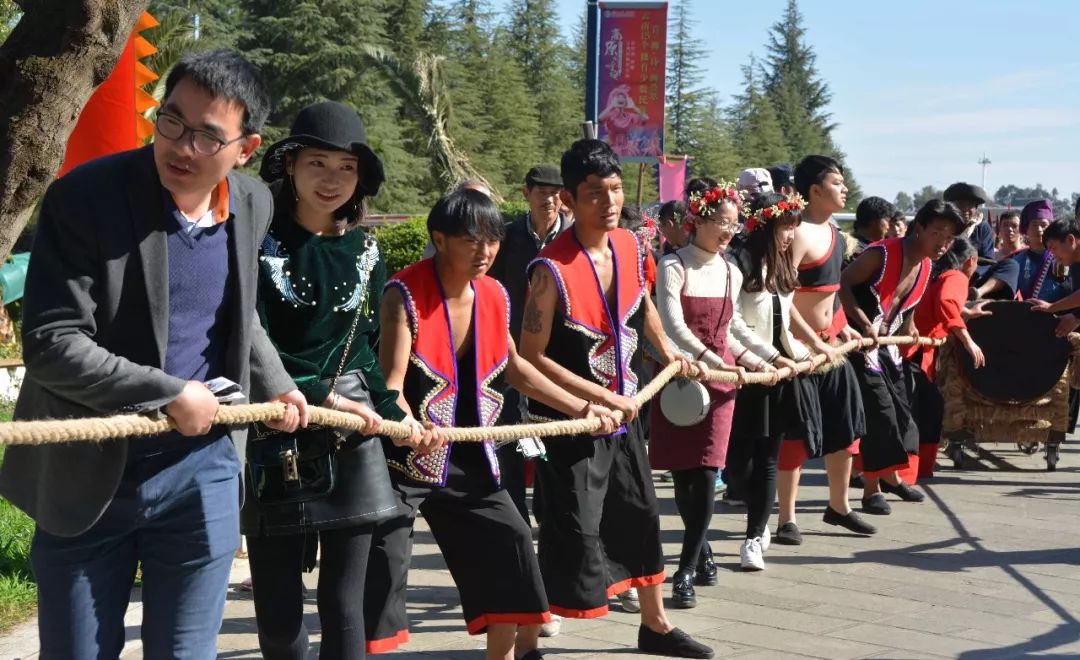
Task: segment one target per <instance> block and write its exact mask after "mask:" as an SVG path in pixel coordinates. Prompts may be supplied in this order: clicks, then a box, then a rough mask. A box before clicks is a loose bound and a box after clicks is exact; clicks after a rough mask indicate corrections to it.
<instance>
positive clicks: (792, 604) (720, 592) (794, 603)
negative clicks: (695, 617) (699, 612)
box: [670, 582, 816, 612]
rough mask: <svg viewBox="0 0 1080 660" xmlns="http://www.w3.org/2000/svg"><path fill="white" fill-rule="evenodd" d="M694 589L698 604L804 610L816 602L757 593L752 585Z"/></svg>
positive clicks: (774, 592)
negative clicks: (728, 603)
mask: <svg viewBox="0 0 1080 660" xmlns="http://www.w3.org/2000/svg"><path fill="white" fill-rule="evenodd" d="M790 586H791V585H787V586H786V590H790ZM695 589H696V590H697V595H698V602H699V603H700V602H703V601H704V600H707V599H717V600H729V601H734V602H737V603H746V604H748V605H761V606H764V607H770V608H775V609H780V610H805V609H807V608H809V607H813V606H814V605H815V604H816V601H814V600H810V599H806V598H796V597H794V596H792V595H789V594H787V593H781V591H780V590H779V589H769V590H767V591H759V590H756V589H754V587H753V585H752V584H746V585H745V586H744V585H740V586H738V587H732V586H729V585H727V584H724V583H723V582H721V583H720V584H719V585H717V586H715V587H695ZM699 607H700V605H699ZM670 611H672V612H675V611H676V610H674V609H672V610H670Z"/></svg>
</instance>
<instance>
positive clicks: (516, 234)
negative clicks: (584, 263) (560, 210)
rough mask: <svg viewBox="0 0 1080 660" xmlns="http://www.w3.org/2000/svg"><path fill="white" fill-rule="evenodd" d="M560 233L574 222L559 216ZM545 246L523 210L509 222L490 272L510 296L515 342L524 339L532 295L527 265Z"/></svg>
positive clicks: (511, 327) (511, 321)
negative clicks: (523, 322)
mask: <svg viewBox="0 0 1080 660" xmlns="http://www.w3.org/2000/svg"><path fill="white" fill-rule="evenodd" d="M559 225H560V226H559V232H558V233H562V232H563V231H565V230H566V228H568V227H570V226H572V225H573V223H572V222H567V221H566V218H564V217H563V216H562V215H561V214H560V215H559ZM542 247H543V246H542V245H537V244H536V239H535V238H534V237H533V232H532V225H531V223H530V222H529V214H528V213H523V214H522V215H520V216H518V217H517V219H515V220H514V221H513V222H511V223H510V224H508V225H506V236H505V237H504V238H503V240H502V245H501V246H500V247H499V254H498V255H496V256H495V263H493V264H492V265H491V269H490V270H489V271H488V275H490V276H491V277H494V278H495V279H497V280H499V282H501V283H502V285H503V286H504V287H506V292H507V293H508V294H509V295H510V336H511V337H513V338H514V341H515V342H516V341H518V340H519V339H520V338H521V319H522V316H523V315H524V313H525V298H526V297H527V296H528V294H529V276H528V274H527V273H526V272H525V268H526V267H527V266H528V265H529V262H530V261H532V260H533V259H535V258H536V255H537V254H539V253H540V248H542Z"/></svg>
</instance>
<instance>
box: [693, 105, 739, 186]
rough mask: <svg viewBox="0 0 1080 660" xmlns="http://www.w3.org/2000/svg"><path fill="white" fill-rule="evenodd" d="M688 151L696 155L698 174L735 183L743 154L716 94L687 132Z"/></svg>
mask: <svg viewBox="0 0 1080 660" xmlns="http://www.w3.org/2000/svg"><path fill="white" fill-rule="evenodd" d="M687 142H688V148H687V150H686V151H685V153H687V154H690V155H692V156H694V160H693V161H691V167H692V168H693V170H694V172H696V173H699V174H701V175H703V176H709V177H712V178H714V179H726V180H729V181H733V180H734V179H735V176H736V175H737V174H738V171H739V162H740V160H739V154H738V151H737V149H736V147H735V139H734V135H733V133H732V129H731V123H730V122H728V120H727V117H726V115H725V112H724V108H723V106H721V104H720V101H719V99H718V98H717V96H716V94H711V95H709V97H707V98H706V102H705V103H703V104H701V107H700V108H698V109H697V112H696V113H695V115H694V117H692V121H691V122H690V124H689V126H688V131H687Z"/></svg>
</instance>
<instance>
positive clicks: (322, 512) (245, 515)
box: [240, 371, 400, 536]
mask: <svg viewBox="0 0 1080 660" xmlns="http://www.w3.org/2000/svg"><path fill="white" fill-rule="evenodd" d="M327 385H329V382H327ZM335 391H336V392H337V393H338V394H340V395H341V396H343V397H346V398H348V399H351V400H353V401H356V402H359V403H363V404H365V405H367V406H369V407H372V408H374V406H373V405H372V401H371V394H370V392H369V391H368V386H367V381H365V379H364V374H363V372H361V371H351V372H348V373H345V374H342V375H341V377H340V378H339V379H338V382H337V386H336V387H335ZM257 435H258V434H257V433H252V435H251V437H249V439H248V446H249V447H250V446H251V445H252V443H254V442H258V440H257V439H256V438H257ZM244 488H245V498H244V508H243V509H242V510H241V512H240V531H241V532H242V533H243V534H247V535H255V536H274V535H281V534H300V533H304V532H312V531H319V530H324V529H341V528H344V527H354V526H359V525H369V524H373V523H377V522H381V521H383V520H389V519H390V518H394V517H396V516H398V515H400V514H399V512H398V503H397V499H396V498H395V497H394V491H393V489H392V487H391V485H390V473H389V468H388V467H387V465H386V454H385V453H383V446H382V442H381V441H380V439H379V438H378V437H375V436H362V435H359V434H356V433H354V434H352V435H350V436H349V438H348V439H347V440H346V442H345V443H344V444H343V445H342V447H341V449H339V450H338V452H337V478H336V481H335V485H334V489H333V490H332V491H331V492H330V493H329V494H328V495H327V496H326V497H323V498H319V499H317V500H312V501H308V502H297V503H290V504H274V505H264V504H261V503H260V502H259V501H258V500H257V499H255V495H254V493H253V492H252V490H251V486H250V485H249V484H248V483H247V480H245V486H244Z"/></svg>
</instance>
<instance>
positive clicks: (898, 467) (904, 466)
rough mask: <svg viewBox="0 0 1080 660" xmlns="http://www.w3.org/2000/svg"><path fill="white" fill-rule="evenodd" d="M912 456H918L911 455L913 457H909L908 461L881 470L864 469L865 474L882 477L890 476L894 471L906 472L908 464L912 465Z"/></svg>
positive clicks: (876, 477) (872, 477)
mask: <svg viewBox="0 0 1080 660" xmlns="http://www.w3.org/2000/svg"><path fill="white" fill-rule="evenodd" d="M912 458H916V456H915V454H912V455H911V458H909V459H908V462H907V463H899V464H897V465H890V466H889V467H887V468H883V469H881V470H864V471H863V476H864V477H868V478H870V479H880V478H881V477H887V476H889V475H890V474H892V473H893V472H904V471H905V470H907V468H908V466H910V465H911V460H912ZM916 460H917V458H916Z"/></svg>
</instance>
